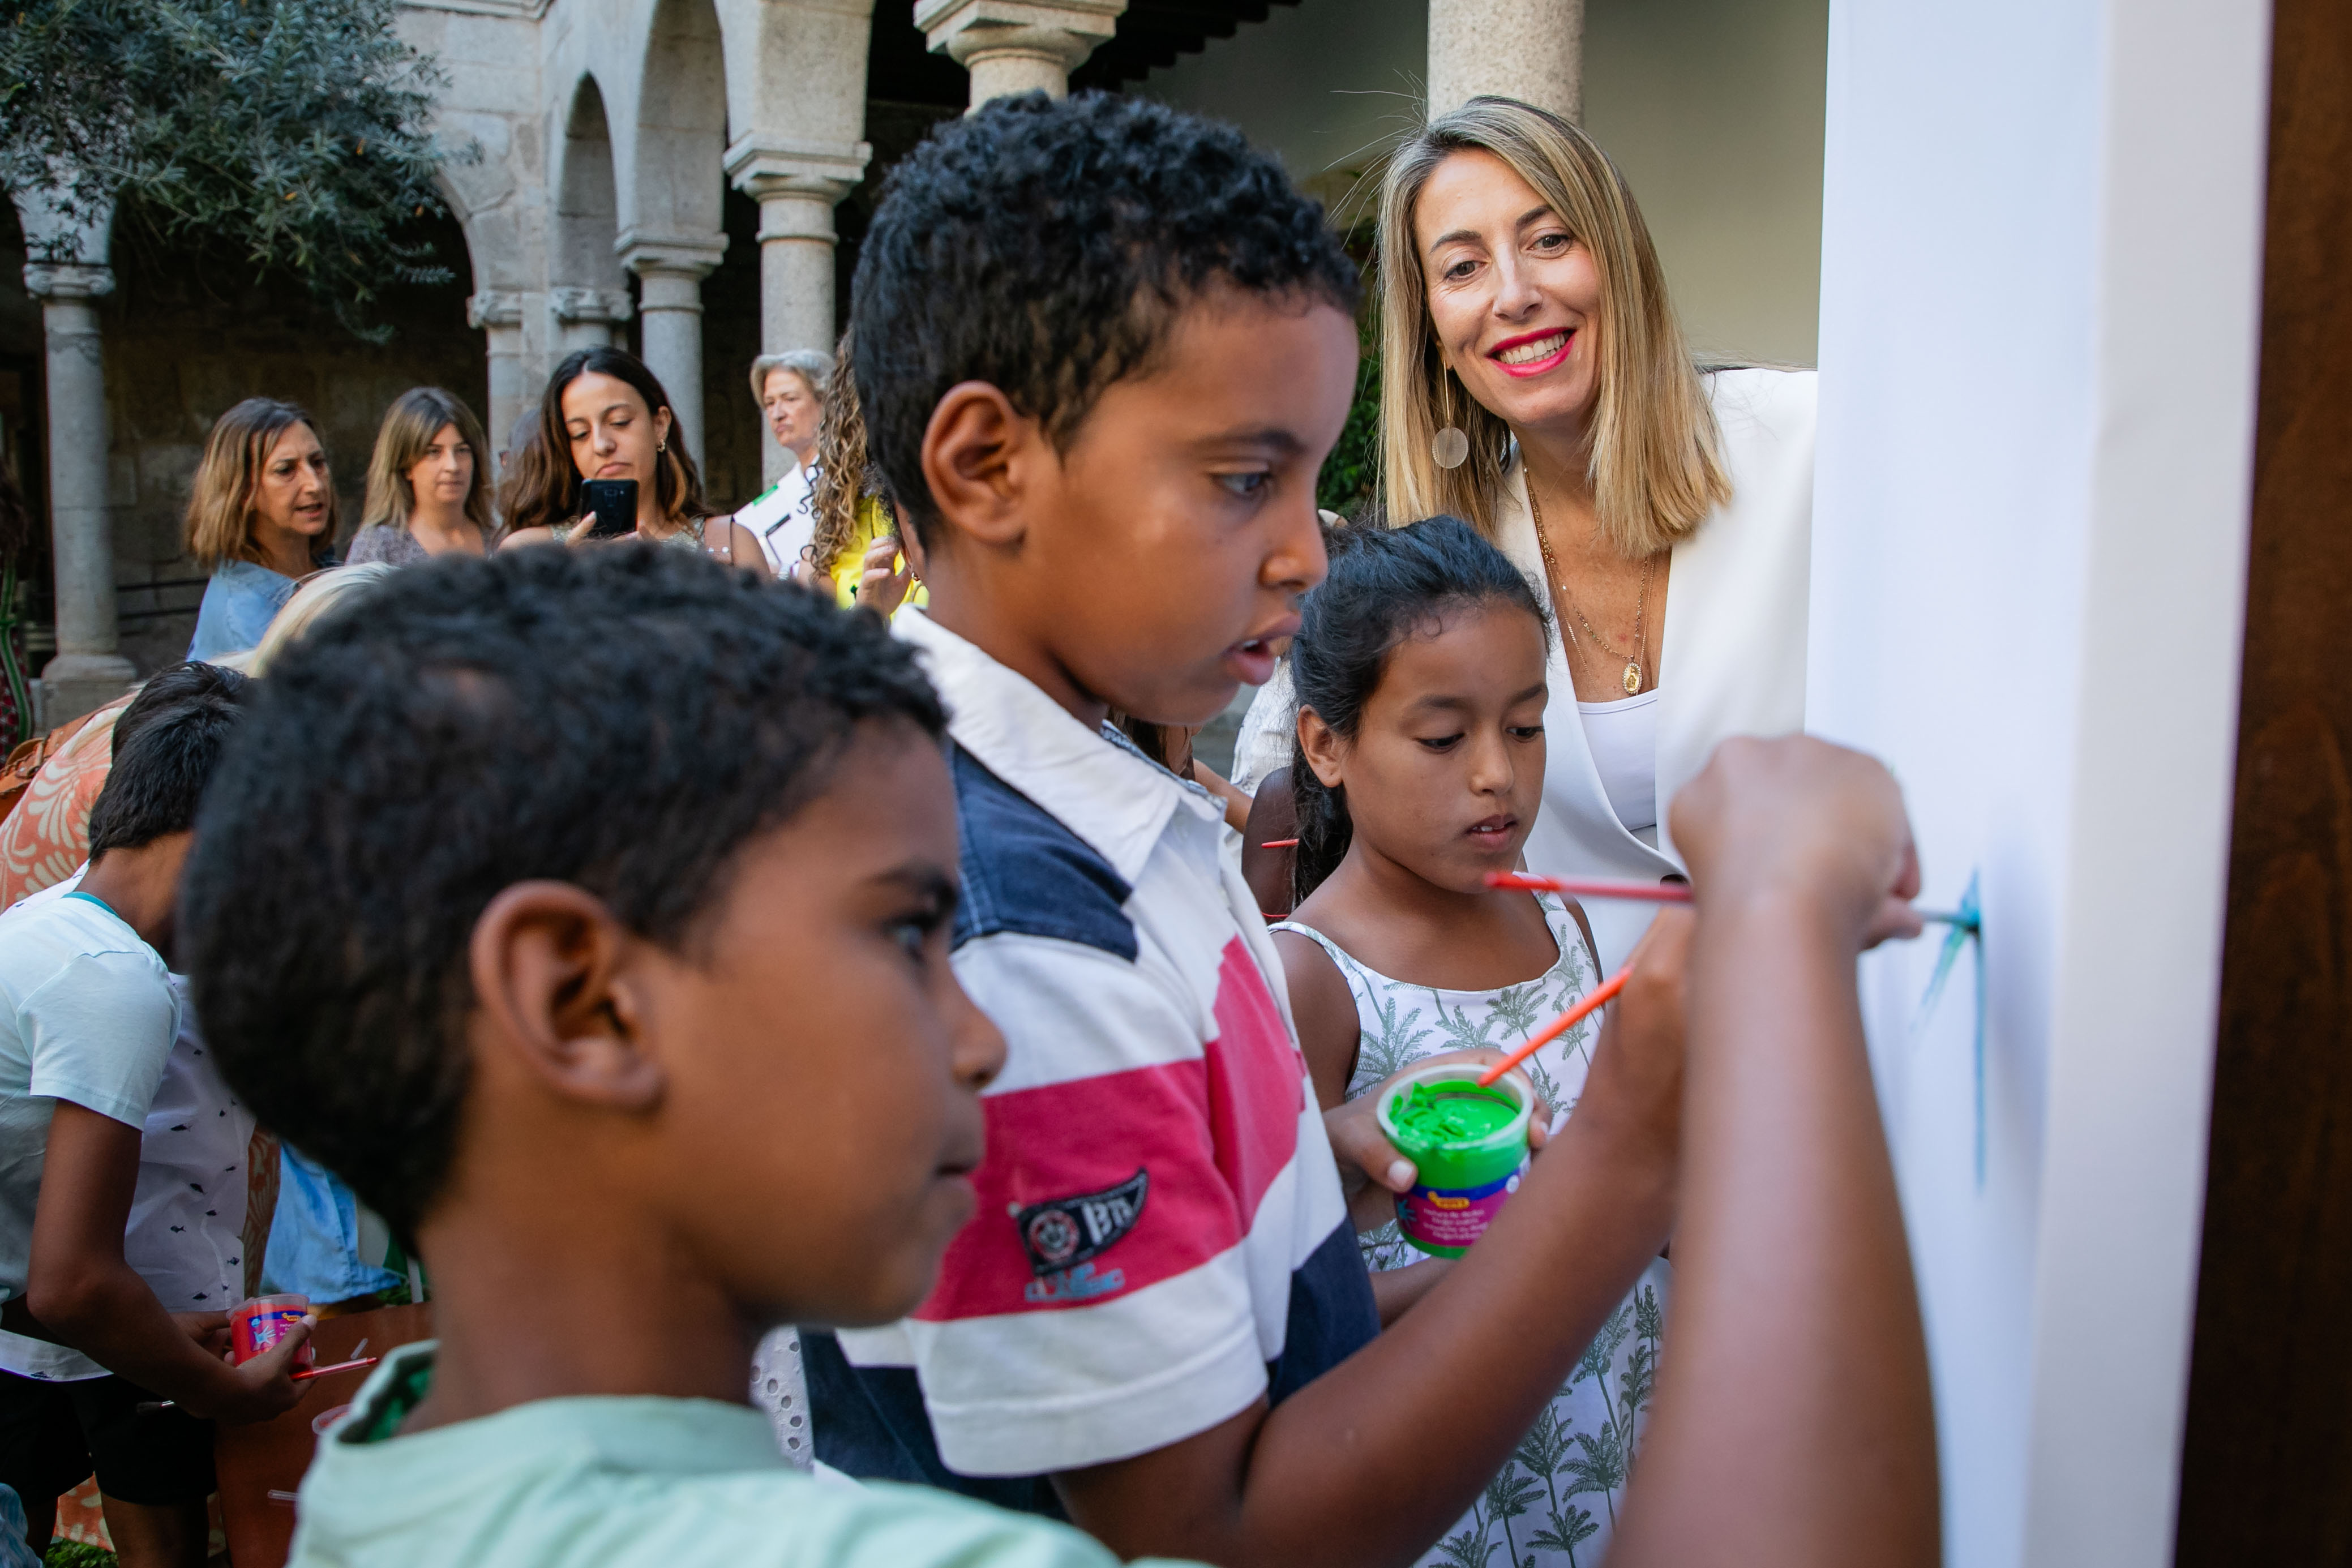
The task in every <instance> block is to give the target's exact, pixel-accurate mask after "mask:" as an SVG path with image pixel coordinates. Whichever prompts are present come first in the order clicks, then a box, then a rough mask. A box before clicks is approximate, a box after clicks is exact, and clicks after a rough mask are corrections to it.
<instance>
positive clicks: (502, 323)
mask: <svg viewBox="0 0 2352 1568" xmlns="http://www.w3.org/2000/svg"><path fill="white" fill-rule="evenodd" d="M466 324H467V326H469V327H471V328H473V329H474V330H475V331H478V332H480V333H482V334H483V335H484V336H485V337H486V338H487V339H488V360H489V372H490V405H489V406H488V408H486V409H484V410H483V411H482V413H483V416H484V417H486V418H487V419H488V421H489V429H488V431H487V432H485V433H486V434H487V435H488V437H489V438H490V451H489V454H488V458H489V462H490V465H491V467H492V468H493V469H495V468H497V467H498V461H499V456H500V455H501V454H503V453H504V452H505V451H506V446H507V437H509V436H511V435H513V434H514V427H515V421H517V420H518V419H520V418H521V417H522V416H523V411H524V410H525V409H527V408H529V407H530V405H531V404H532V402H533V401H534V400H535V395H536V393H537V390H538V389H537V388H535V387H533V386H531V385H530V384H529V383H528V380H527V378H526V377H525V376H524V374H523V363H522V362H523V329H522V296H521V295H520V294H518V293H514V292H512V291H510V290H507V289H484V290H483V291H482V292H480V293H478V294H476V295H474V296H473V297H471V298H470V299H468V300H467V301H466Z"/></svg>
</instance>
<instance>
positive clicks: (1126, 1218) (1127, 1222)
mask: <svg viewBox="0 0 2352 1568" xmlns="http://www.w3.org/2000/svg"><path fill="white" fill-rule="evenodd" d="M1150 1185H1151V1177H1150V1173H1147V1172H1144V1171H1138V1172H1136V1173H1135V1174H1134V1175H1132V1176H1129V1178H1128V1179H1127V1180H1126V1181H1123V1182H1121V1183H1119V1184H1118V1185H1117V1186H1115V1187H1105V1188H1104V1189H1103V1190H1102V1191H1101V1192H1098V1193H1081V1194H1078V1195H1077V1196H1076V1197H1074V1198H1054V1199H1051V1200H1049V1201H1048V1202H1045V1203H1042V1204H1031V1205H1029V1206H1028V1207H1027V1208H1024V1209H1018V1210H1016V1211H1014V1213H1013V1225H1014V1226H1016V1227H1017V1228H1018V1229H1019V1230H1020V1232H1021V1245H1022V1246H1023V1247H1026V1248H1027V1249H1028V1252H1029V1268H1030V1270H1031V1271H1032V1272H1033V1273H1034V1274H1035V1275H1036V1276H1037V1277H1038V1278H1039V1279H1044V1278H1045V1276H1047V1275H1049V1274H1061V1273H1065V1272H1066V1271H1068V1270H1070V1269H1074V1268H1077V1267H1079V1266H1080V1265H1081V1264H1087V1263H1091V1262H1093V1261H1094V1260H1095V1259H1096V1258H1099V1257H1101V1256H1102V1254H1103V1253H1104V1251H1105V1250H1106V1249H1108V1247H1110V1246H1111V1245H1112V1244H1113V1243H1115V1242H1117V1241H1118V1239H1119V1238H1120V1237H1123V1236H1125V1235H1126V1234H1127V1233H1128V1232H1129V1231H1130V1230H1133V1229H1134V1228H1135V1222H1136V1221H1137V1220H1138V1219H1139V1218H1141V1217H1142V1215H1143V1200H1144V1196H1145V1194H1146V1193H1147V1192H1148V1191H1149V1190H1150Z"/></svg>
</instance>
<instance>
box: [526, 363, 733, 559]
mask: <svg viewBox="0 0 2352 1568" xmlns="http://www.w3.org/2000/svg"><path fill="white" fill-rule="evenodd" d="M538 434H539V438H538V439H537V440H536V441H532V442H530V443H528V444H527V445H526V446H525V447H524V449H523V451H522V452H521V453H520V454H518V455H517V461H516V464H515V471H514V473H513V474H512V475H511V476H510V477H509V479H508V481H507V486H506V492H505V495H504V497H503V499H504V500H505V501H506V507H505V510H506V514H507V519H508V521H509V523H510V524H512V525H513V529H514V531H513V532H511V533H509V535H508V536H507V537H506V540H505V541H504V542H502V543H501V544H500V545H499V548H500V549H501V550H510V549H513V548H515V547H516V546H518V545H525V544H546V543H556V544H582V543H587V542H592V541H603V540H612V539H642V540H646V541H648V542H652V543H655V544H665V545H669V546H672V547H674V548H677V549H680V550H696V551H699V552H702V553H703V554H706V555H709V556H710V557H711V558H712V559H714V560H718V561H724V562H726V563H728V564H730V565H731V566H740V567H741V568H742V569H743V570H745V571H747V572H752V573H756V574H759V575H760V576H761V577H772V576H773V575H774V574H773V573H772V572H771V571H770V570H769V569H768V561H767V556H766V555H765V554H764V553H763V552H761V549H760V542H759V541H758V540H757V539H754V538H753V537H752V536H751V531H749V530H748V529H745V528H744V527H742V526H741V525H740V524H739V523H737V522H736V521H734V520H733V519H732V518H730V517H727V516H725V515H723V514H713V513H712V511H711V510H710V509H709V507H708V506H707V505H705V504H704V502H703V499H702V476H701V474H700V473H699V472H698V471H697V469H696V468H695V466H694V458H692V457H690V456H688V453H687V450H686V447H685V444H684V443H683V442H680V441H676V440H673V439H672V438H671V437H673V436H674V435H675V434H676V420H675V418H674V417H673V416H672V415H671V413H670V406H669V395H668V394H667V393H666V392H664V391H663V390H662V384H661V383H660V382H659V381H657V380H656V379H655V378H654V373H653V372H652V371H650V370H647V369H646V366H645V363H644V362H643V361H641V360H639V359H638V358H637V357H636V356H635V354H632V353H626V352H625V351H623V350H621V349H613V348H594V349H583V350H581V351H580V352H579V353H575V354H572V355H571V356H569V357H568V358H566V359H565V360H564V362H563V363H562V364H559V365H557V366H556V367H555V374H553V375H551V376H550V377H549V378H548V382H547V392H546V395H544V396H542V397H541V399H540V404H539V433H538ZM592 482H593V483H594V484H595V485H596V489H594V490H590V489H587V487H588V486H589V485H590V484H591V483H592ZM624 484H625V485H629V486H633V487H634V488H635V501H636V504H635V510H634V512H631V511H630V510H628V509H627V507H626V506H625V504H622V505H619V506H617V507H616V506H615V504H614V503H615V502H616V501H619V500H620V498H622V497H625V496H626V495H627V494H628V493H629V492H628V491H627V490H624V489H617V488H614V487H617V486H619V485H624ZM592 502H593V505H592Z"/></svg>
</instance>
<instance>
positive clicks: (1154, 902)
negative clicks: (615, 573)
mask: <svg viewBox="0 0 2352 1568" xmlns="http://www.w3.org/2000/svg"><path fill="white" fill-rule="evenodd" d="M892 629H893V630H894V631H895V632H897V634H898V637H901V638H902V639H904V640H905V641H907V642H908V643H910V644H912V645H913V646H914V647H916V648H917V649H918V650H919V652H920V654H921V656H922V661H923V667H924V668H925V670H926V671H927V672H928V673H929V676H930V678H931V679H932V681H933V683H934V684H936V685H937V686H938V688H939V689H940V696H941V697H942V698H943V699H945V700H946V701H947V704H948V710H949V712H950V714H951V715H952V717H951V719H950V722H949V729H948V733H949V735H950V739H951V740H952V742H953V745H952V747H951V748H950V770H951V773H952V774H953V777H954V780H955V786H956V799H957V814H958V816H959V818H960V819H961V822H962V823H963V825H964V840H963V844H964V854H963V878H964V900H963V902H962V904H961V906H960V907H959V909H958V910H957V914H956V930H955V958H954V963H955V974H956V978H957V979H958V980H959V981H961V983H962V984H963V987H964V989H965V990H966V991H968V992H970V993H971V998H972V1000H973V1001H974V1002H976V1003H978V1004H979V1005H980V1007H981V1009H982V1011H983V1012H985V1013H986V1014H987V1015H988V1016H989V1017H990V1018H991V1019H992V1020H993V1021H994V1022H995V1023H996V1025H997V1026H998V1027H999V1028H1001V1029H1002V1030H1003V1031H1004V1038H1005V1046H1006V1049H1007V1056H1006V1059H1005V1067H1004V1070H1003V1073H1001V1074H1000V1075H999V1076H998V1077H997V1079H995V1081H994V1082H992V1083H991V1084H990V1085H989V1086H988V1089H987V1090H986V1092H985V1093H984V1094H983V1095H982V1100H981V1104H982V1108H983V1110H984V1111H985V1113H986V1117H987V1122H988V1157H987V1159H986V1160H985V1162H983V1163H982V1165H981V1168H980V1169H979V1171H978V1172H976V1173H974V1176H973V1182H974V1184H975V1185H976V1186H977V1187H978V1188H979V1190H980V1207H979V1212H978V1214H977V1215H976V1216H975V1217H974V1218H973V1220H972V1221H971V1224H969V1225H967V1226H964V1228H963V1230H962V1231H961V1233H960V1234H959V1235H958V1236H957V1237H956V1238H955V1240H954V1241H953V1242H952V1243H950V1245H949V1247H948V1250H947V1256H946V1257H945V1258H944V1259H943V1260H942V1261H941V1262H940V1273H939V1279H938V1283H937V1285H936V1286H935V1287H934V1288H933V1289H932V1291H931V1293H930V1295H929V1298H928V1299H927V1300H925V1301H924V1302H923V1304H922V1305H921V1306H920V1307H919V1308H918V1309H917V1310H916V1311H915V1313H914V1314H913V1316H912V1317H911V1318H909V1319H908V1320H907V1321H906V1322H905V1323H904V1324H903V1325H900V1326H899V1327H898V1328H896V1329H890V1330H866V1331H853V1330H847V1329H845V1330H843V1331H841V1334H840V1342H841V1348H842V1351H843V1352H844V1354H845V1357H846V1358H847V1360H848V1361H849V1362H850V1363H851V1364H852V1365H853V1366H855V1367H856V1368H858V1369H859V1371H860V1373H861V1374H868V1376H867V1397H865V1398H862V1399H859V1400H857V1401H856V1402H855V1404H854V1405H851V1404H848V1403H846V1402H845V1403H844V1404H841V1405H834V1404H829V1403H826V1402H825V1400H826V1396H825V1394H824V1392H823V1390H822V1389H820V1390H818V1391H816V1394H817V1398H818V1399H819V1401H820V1403H819V1404H818V1406H817V1408H816V1410H815V1412H814V1421H815V1425H816V1430H817V1437H818V1441H819V1443H820V1444H824V1443H825V1442H827V1441H828V1433H830V1432H834V1431H836V1430H838V1431H840V1432H842V1433H843V1434H844V1435H845V1436H846V1435H847V1434H848V1433H850V1432H851V1431H853V1430H856V1427H855V1426H854V1425H853V1424H856V1423H859V1422H862V1421H872V1420H875V1419H877V1417H880V1418H886V1419H887V1417H888V1416H889V1414H890V1412H891V1411H892V1409H893V1408H895V1407H894V1406H893V1405H891V1403H890V1401H891V1394H890V1390H891V1388H892V1387H894V1386H895V1387H898V1388H903V1387H904V1386H905V1379H904V1378H903V1375H901V1376H899V1377H897V1378H892V1377H889V1376H887V1375H885V1376H872V1375H870V1374H869V1370H868V1369H888V1368H891V1367H894V1366H897V1367H906V1366H912V1367H913V1368H914V1369H915V1371H916V1373H917V1376H918V1379H919V1385H920V1389H921V1396H922V1404H923V1406H924V1409H923V1411H922V1412H921V1413H919V1414H920V1415H927V1416H928V1424H929V1433H928V1434H926V1433H924V1432H921V1431H915V1430H911V1429H891V1430H888V1431H875V1432H872V1433H871V1434H870V1435H869V1434H861V1442H860V1444H859V1447H862V1448H865V1450H866V1452H877V1451H887V1445H888V1444H889V1443H891V1442H893V1441H895V1442H897V1443H899V1444H902V1445H904V1446H905V1447H907V1449H908V1451H909V1452H918V1453H919V1452H920V1451H922V1448H923V1447H924V1446H926V1445H927V1444H928V1443H929V1441H931V1440H933V1439H935V1440H936V1443H937V1452H938V1454H939V1456H940V1458H942V1459H943V1460H944V1461H945V1462H946V1465H947V1467H948V1468H950V1469H951V1470H954V1471H956V1472H959V1473H961V1474H962V1475H966V1476H1037V1475H1044V1474H1046V1473H1049V1472H1052V1471H1056V1470H1067V1469H1076V1468H1082V1467H1085V1466H1088V1465H1097V1464H1102V1463H1105V1462H1106V1461H1108V1460H1112V1459H1122V1458H1129V1456H1132V1455H1135V1454H1141V1453H1147V1452H1149V1451H1150V1450H1152V1449H1155V1448H1161V1447H1167V1446H1168V1445H1169V1444H1171V1443H1174V1442H1178V1441H1181V1439H1183V1438H1186V1437H1190V1436H1192V1435H1194V1434H1195V1433H1198V1432H1202V1431H1205V1430H1207V1429H1208V1428H1209V1427H1211V1426H1216V1425H1217V1424H1218V1423H1219V1422H1222V1421H1224V1420H1226V1419H1228V1418H1229V1417H1231V1416H1233V1415H1234V1414H1236V1413H1237V1412H1239V1411H1242V1410H1244V1409H1246V1408H1248V1406H1249V1405H1250V1403H1251V1402H1252V1401H1253V1400H1255V1399H1256V1398H1258V1397H1259V1396H1260V1395H1261V1394H1267V1393H1268V1392H1269V1387H1270V1386H1271V1388H1272V1390H1273V1393H1274V1397H1276V1399H1277V1400H1278V1399H1279V1398H1280V1397H1281V1396H1282V1394H1283V1392H1285V1389H1286V1384H1290V1383H1292V1382H1297V1381H1304V1379H1305V1377H1307V1376H1311V1375H1312V1374H1313V1373H1316V1372H1318V1371H1321V1370H1325V1369H1326V1368H1328V1365H1330V1364H1332V1363H1334V1362H1336V1361H1337V1360H1339V1359H1340V1358H1342V1357H1344V1356H1345V1355H1346V1354H1347V1353H1349V1352H1352V1351H1353V1350H1355V1349H1357V1348H1359V1347H1360V1345H1362V1344H1364V1343H1368V1342H1370V1341H1371V1340H1372V1338H1373V1337H1374V1336H1376V1335H1377V1334H1378V1332H1379V1330H1380V1324H1379V1319H1378V1316H1377V1314H1376V1312H1375V1310H1374V1309H1373V1305H1372V1300H1371V1293H1370V1288H1369V1287H1368V1286H1367V1285H1366V1283H1365V1280H1364V1274H1363V1269H1362V1266H1361V1265H1360V1263H1358V1262H1357V1260H1356V1251H1355V1237H1354V1232H1353V1231H1352V1229H1351V1228H1350V1227H1349V1224H1348V1211H1347V1203H1346V1200H1345V1199H1344V1198H1343V1197H1342V1196H1341V1194H1340V1190H1339V1175H1338V1171H1337V1167H1336V1166H1335V1165H1334V1163H1333V1161H1332V1156H1331V1149H1330V1145H1329V1143H1328V1142H1327V1141H1326V1139H1325V1135H1324V1130H1323V1117H1322V1113H1321V1111H1320V1110H1318V1107H1317V1105H1316V1102H1315V1098H1314V1093H1313V1086H1312V1085H1311V1084H1310V1083H1309V1082H1308V1080H1307V1070H1306V1064H1305V1063H1304V1061H1302V1060H1301V1058H1300V1057H1299V1054H1298V1046H1297V1037H1296V1035H1295V1033H1294V1032H1293V1030H1292V1028H1291V1024H1290V1014H1289V1007H1288V992H1287V989H1286V987H1285V985H1284V984H1283V980H1282V963H1281V959H1280V957H1279V955H1277V954H1276V952H1275V948H1274V943H1273V941H1272V939H1271V938H1269V937H1268V936H1267V935H1266V932H1265V923H1264V922H1263V921H1261V920H1260V918H1259V916H1258V912H1257V901H1256V900H1255V899H1254V898H1253V897H1252V896H1251V894H1250V891H1249V887H1248V884H1247V883H1245V882H1244V881H1243V880H1242V877H1241V860H1240V847H1239V845H1238V843H1237V842H1236V841H1235V840H1234V836H1233V835H1232V833H1231V832H1230V831H1228V830H1227V829H1226V827H1225V826H1224V818H1223V812H1222V810H1221V809H1220V808H1219V806H1218V805H1217V804H1216V802H1215V801H1214V800H1213V798H1212V797H1210V796H1209V795H1207V794H1206V792H1204V791H1202V790H1201V789H1200V788H1199V787H1198V786H1196V785H1193V784H1188V783H1184V782H1180V781H1179V780H1178V779H1177V778H1176V777H1175V776H1174V775H1173V774H1171V773H1169V772H1168V771H1167V770H1166V769H1165V768H1162V767H1160V766H1159V765H1158V764H1157V763H1152V762H1150V761H1148V760H1146V759H1145V758H1144V756H1143V755H1142V753H1140V752H1138V751H1136V750H1135V749H1134V748H1133V746H1132V745H1130V744H1129V743H1127V742H1126V741H1125V739H1124V737H1119V738H1118V739H1116V740H1114V739H1112V738H1111V735H1109V734H1105V733H1102V732H1098V731H1095V730H1093V729H1090V728H1088V727H1087V726H1086V725H1083V724H1081V723H1079V722H1078V721H1076V720H1075V719H1073V718H1071V717H1070V715H1069V714H1068V713H1067V712H1066V711H1064V710H1063V709H1062V708H1061V707H1060V706H1059V705H1058V704H1056V703H1055V701H1054V700H1053V699H1052V698H1050V697H1048V696H1046V695H1045V693H1044V692H1043V691H1040V690H1039V689H1037V688H1036V687H1035V686H1034V684H1032V683H1031V682H1030V681H1029V680H1027V679H1024V677H1022V676H1021V675H1019V674H1018V673H1016V672H1015V671H1013V670H1012V669H1009V668H1006V667H1005V666H1003V665H1002V664H1000V663H998V662H997V661H996V660H995V659H994V658H991V657H990V656H989V655H988V654H987V653H985V652H984V651H982V649H981V648H979V647H975V646H974V645H972V644H971V643H969V642H967V641H965V640H964V639H963V638H961V637H958V636H956V635H955V634H954V633H952V632H950V631H949V630H948V629H947V628H945V627H943V626H939V625H938V624H936V623H935V622H933V621H932V620H930V619H929V616H925V615H924V614H923V613H922V612H921V611H919V610H908V611H903V612H901V613H900V615H899V616H898V618H897V619H896V620H895V621H894V622H893V623H892ZM1115 733H1116V732H1115V731H1113V732H1111V734H1115ZM906 1414H907V1415H908V1417H910V1418H914V1417H916V1416H917V1415H918V1413H916V1412H907V1413H906ZM836 1422H838V1423H841V1424H842V1425H841V1426H839V1427H836V1426H835V1423H836ZM869 1444H870V1445H871V1446H870V1447H869V1446H868V1445H869Z"/></svg>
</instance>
